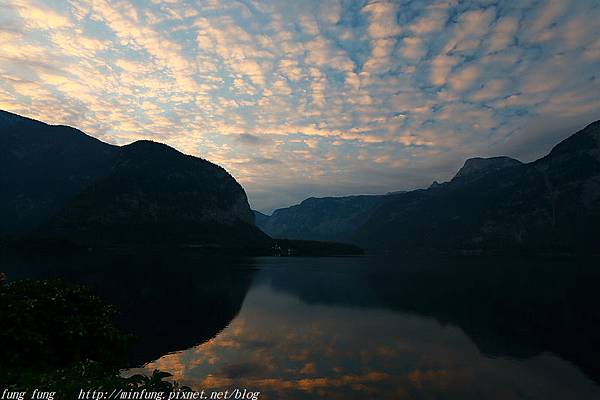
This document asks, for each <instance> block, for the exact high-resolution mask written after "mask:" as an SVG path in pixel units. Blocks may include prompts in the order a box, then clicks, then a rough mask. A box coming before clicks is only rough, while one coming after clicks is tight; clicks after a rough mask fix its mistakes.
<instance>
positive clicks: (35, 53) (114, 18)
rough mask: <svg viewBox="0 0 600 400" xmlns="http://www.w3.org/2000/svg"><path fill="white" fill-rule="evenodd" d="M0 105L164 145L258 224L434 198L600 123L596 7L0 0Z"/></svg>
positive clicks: (123, 140)
mask: <svg viewBox="0 0 600 400" xmlns="http://www.w3.org/2000/svg"><path fill="white" fill-rule="evenodd" d="M0 109H4V110H7V111H11V112H15V113H18V114H21V115H25V116H29V117H31V118H36V119H40V120H42V121H44V122H48V123H53V124H64V125H71V126H74V127H77V128H79V129H81V130H83V131H84V132H86V133H88V134H90V135H92V136H95V137H97V138H99V139H101V140H104V141H107V142H109V143H113V144H119V145H122V144H127V143H130V142H132V141H135V140H139V139H151V140H155V141H160V142H164V143H167V144H169V145H171V146H173V147H175V148H176V149H178V150H180V151H182V152H184V153H187V154H192V155H195V156H199V157H202V158H205V159H207V160H210V161H212V162H214V163H217V164H219V165H222V166H223V167H225V168H226V169H227V170H228V171H229V172H230V173H231V174H232V175H233V176H234V177H235V178H236V179H237V180H238V181H239V182H240V183H241V184H242V185H243V186H244V188H245V190H246V192H247V194H248V197H249V201H250V204H251V206H252V207H253V208H255V209H258V210H261V211H264V212H270V211H272V210H273V209H275V208H279V207H284V206H288V205H291V204H294V203H298V202H300V201H301V200H303V199H305V198H307V197H310V196H329V195H346V194H361V193H386V192H389V191H396V190H406V189H414V188H420V187H426V186H428V185H429V184H430V183H431V182H432V181H434V180H437V181H440V182H441V181H445V180H448V179H449V178H451V177H452V176H453V175H454V174H455V173H456V171H457V170H458V169H459V168H460V166H461V165H462V164H463V162H464V160H465V159H466V158H469V157H475V156H484V157H485V156H498V155H508V156H513V157H516V158H518V159H520V160H521V161H531V160H534V159H535V158H537V157H540V156H542V155H544V154H546V153H547V152H548V151H549V150H550V149H551V148H552V146H553V145H555V144H556V143H558V142H559V141H560V140H562V139H564V138H565V137H567V136H568V135H570V134H571V133H574V132H575V131H576V130H577V129H580V128H582V127H584V126H585V125H587V124H588V123H590V122H592V121H594V120H597V119H600V0H576V1H575V0H574V1H566V0H563V1H552V0H547V1H534V0H511V1H485V0H479V1H475V0H473V1H419V0H415V1H384V0H379V1H345V0H329V1H328V0H324V1H318V0H315V1H313V0H295V1H288V0H280V1H272V0H261V1H258V0H256V1H255V0H242V1H224V0H207V1H202V0H200V1H175V0H169V1H158V0H152V1H150V0H144V1H122V0H116V1H108V0H69V1H66V0H65V1H53V0H45V1H34V0H0Z"/></svg>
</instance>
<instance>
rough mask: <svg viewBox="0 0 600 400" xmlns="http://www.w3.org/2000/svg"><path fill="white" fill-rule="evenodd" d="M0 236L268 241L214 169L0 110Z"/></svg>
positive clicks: (242, 199)
mask: <svg viewBox="0 0 600 400" xmlns="http://www.w3.org/2000/svg"><path fill="white" fill-rule="evenodd" d="M0 170H1V171H2V175H1V176H0V185H1V187H2V199H1V203H0V213H1V214H0V215H1V216H2V218H3V224H2V232H1V233H2V234H3V235H5V236H12V237H15V236H18V237H25V238H27V240H34V241H35V240H39V241H45V242H49V241H66V242H68V243H74V244H77V245H84V246H90V245H100V246H114V245H118V246H126V245H135V244H160V245H168V244H175V243H176V244H178V245H191V246H200V247H208V248H222V247H235V248H244V249H250V248H252V249H255V248H260V249H262V251H267V250H265V249H270V247H271V245H272V243H271V239H270V238H269V237H268V236H267V235H265V234H264V233H263V232H261V231H260V230H259V229H258V228H257V227H256V226H255V225H254V215H253V213H252V211H251V210H250V207H249V205H248V201H247V198H246V194H245V192H244V189H243V188H242V187H241V186H240V185H239V184H238V183H237V182H236V181H235V179H234V178H233V177H232V176H231V175H229V174H228V173H227V172H226V171H225V170H224V169H223V168H221V167H219V166H217V165H215V164H212V163H210V162H208V161H206V160H202V159H199V158H196V157H192V156H189V155H185V154H182V153H180V152H178V151H176V150H175V149H173V148H170V147H168V146H166V145H163V144H160V143H155V142H150V141H139V142H135V143H132V144H130V145H127V146H123V147H118V146H112V145H109V144H106V143H103V142H101V141H99V140H97V139H94V138H92V137H90V136H87V135H86V134H84V133H83V132H81V131H79V130H77V129H73V128H69V127H65V126H51V125H47V124H44V123H41V122H38V121H34V120H31V119H28V118H23V117H20V116H17V115H15V114H11V113H7V112H0Z"/></svg>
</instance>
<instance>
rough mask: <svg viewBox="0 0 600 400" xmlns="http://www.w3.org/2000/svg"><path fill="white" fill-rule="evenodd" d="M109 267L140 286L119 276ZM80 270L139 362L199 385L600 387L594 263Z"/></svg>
mask: <svg viewBox="0 0 600 400" xmlns="http://www.w3.org/2000/svg"><path fill="white" fill-rule="evenodd" d="M126 261H127V263H128V268H127V269H126V270H125V271H126V272H124V268H123V266H122V265H123V264H125V262H126ZM44 262H45V263H46V265H48V263H49V261H48V260H45V261H44ZM9 264H10V263H9ZM50 264H51V263H50ZM108 264H111V265H112V266H113V267H114V265H115V264H119V265H121V267H120V268H119V270H120V271H121V272H119V274H120V276H121V282H122V283H123V282H135V283H132V284H131V285H130V286H129V288H128V290H122V286H123V284H121V285H118V284H113V282H114V272H113V273H112V274H106V268H104V266H106V265H108ZM10 265H13V271H12V274H13V275H18V274H19V273H20V274H29V275H32V274H33V272H32V271H39V267H32V265H36V264H35V262H32V261H19V262H14V261H13V262H12V264H10ZM73 265H77V263H73ZM73 265H71V267H70V268H69V272H68V273H65V272H64V270H63V269H58V270H60V274H61V275H62V276H65V275H66V276H68V277H69V278H72V279H76V280H79V281H84V282H86V283H89V284H94V285H95V286H96V287H97V288H98V290H99V292H101V293H102V294H103V295H104V296H106V297H108V298H110V299H112V300H113V302H114V303H116V304H118V305H120V306H121V307H122V309H123V310H124V312H123V315H122V318H123V323H124V325H125V326H127V327H128V328H129V329H130V330H132V331H134V332H135V333H136V334H137V335H138V337H139V338H140V340H139V343H138V345H139V346H138V349H137V350H136V353H135V354H134V356H135V357H136V360H137V361H136V362H142V360H143V362H147V361H150V360H152V361H150V362H149V363H147V364H146V365H145V366H144V367H143V368H142V370H143V369H145V370H149V371H151V370H153V369H161V370H164V371H169V372H171V373H173V374H174V376H175V379H177V380H178V381H181V382H182V383H184V384H187V385H190V386H192V387H194V388H196V389H206V388H221V389H230V388H235V387H238V388H247V389H249V390H251V391H260V392H261V398H263V399H288V398H289V399H296V398H297V399H310V398H326V399H338V398H339V399H355V398H356V399H376V398H377V399H379V398H384V399H388V398H389V399H405V398H406V399H598V398H600V387H599V386H598V383H597V382H598V381H599V380H600V379H599V378H600V373H599V371H600V368H599V365H598V363H599V361H598V359H599V358H598V355H600V353H599V349H600V343H599V340H600V335H599V328H600V323H599V322H600V313H599V311H598V310H599V309H600V308H599V307H598V306H599V305H600V294H597V292H598V291H597V290H596V289H597V287H598V283H600V277H599V274H598V272H596V271H595V270H596V269H597V268H593V263H591V262H589V261H573V260H566V261H549V260H535V261H532V260H522V259H521V260H516V259H498V258H496V259H429V260H419V261H415V260H411V261H408V260H400V259H392V258H389V257H388V258H385V257H364V258H258V259H245V260H235V261H232V260H218V259H217V260H211V261H210V262H208V261H206V260H198V259H191V260H190V259H187V258H186V259H182V258H180V257H159V258H152V259H151V261H150V260H145V261H140V260H137V259H127V260H125V259H120V260H119V261H109V260H103V259H96V260H95V261H94V266H93V267H88V268H79V267H75V266H73ZM25 266H27V267H25ZM63 267H64V265H63ZM5 269H6V268H5ZM58 270H52V271H54V272H52V274H58V272H56V271H58ZM45 271H46V273H48V272H47V271H48V269H47V268H46V270H45ZM120 288H121V289H120ZM148 308H151V309H153V310H154V311H155V312H156V311H157V310H158V312H159V313H160V314H162V315H163V317H162V318H156V317H152V315H156V314H155V313H154V314H152V313H145V312H144V311H143V310H146V309H148ZM140 370H141V369H140V368H134V369H131V370H129V373H133V372H139V371H140Z"/></svg>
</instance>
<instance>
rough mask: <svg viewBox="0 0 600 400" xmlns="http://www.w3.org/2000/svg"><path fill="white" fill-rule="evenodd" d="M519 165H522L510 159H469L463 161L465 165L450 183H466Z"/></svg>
mask: <svg viewBox="0 0 600 400" xmlns="http://www.w3.org/2000/svg"><path fill="white" fill-rule="evenodd" d="M521 164H522V163H521V162H520V161H518V160H515V159H514V158H510V157H491V158H481V157H475V158H469V159H468V160H467V161H465V164H464V165H463V167H462V168H461V169H460V170H459V171H458V173H457V174H456V175H455V176H454V178H452V181H454V182H458V181H462V182H466V181H470V180H474V179H478V178H480V177H482V176H483V175H485V174H487V173H490V172H496V171H499V170H501V169H504V168H508V167H514V166H517V165H521Z"/></svg>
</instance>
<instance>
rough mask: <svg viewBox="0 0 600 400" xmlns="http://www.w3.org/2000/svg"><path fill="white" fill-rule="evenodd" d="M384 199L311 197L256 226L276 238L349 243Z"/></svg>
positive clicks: (260, 220) (279, 210)
mask: <svg viewBox="0 0 600 400" xmlns="http://www.w3.org/2000/svg"><path fill="white" fill-rule="evenodd" d="M384 197H385V196H347V197H324V198H314V197H311V198H309V199H306V200H304V201H303V202H302V203H300V204H297V205H294V206H291V207H288V208H281V209H278V210H275V211H274V212H273V215H271V216H270V217H266V216H265V217H266V218H261V219H257V225H258V226H259V228H261V229H262V230H263V231H264V232H266V233H267V234H269V235H270V236H272V237H275V238H282V239H283V238H286V239H303V240H325V241H346V240H348V239H349V238H350V237H351V236H352V234H353V233H354V231H355V230H356V229H357V228H358V227H359V226H360V225H362V224H363V223H364V222H365V221H366V220H367V219H368V218H369V215H370V213H371V212H372V211H373V210H374V209H375V207H377V206H378V205H379V204H380V203H381V202H382V201H383V198H384Z"/></svg>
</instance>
